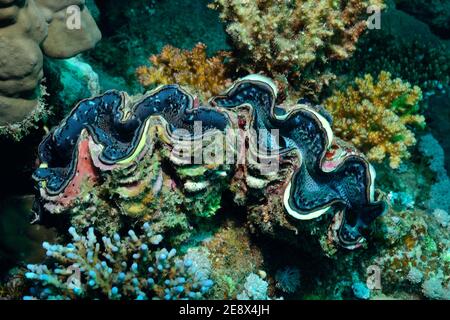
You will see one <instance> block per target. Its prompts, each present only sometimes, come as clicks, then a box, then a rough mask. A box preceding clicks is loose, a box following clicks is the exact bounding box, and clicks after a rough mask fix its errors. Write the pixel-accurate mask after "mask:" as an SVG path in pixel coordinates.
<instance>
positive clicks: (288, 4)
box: [210, 0, 384, 96]
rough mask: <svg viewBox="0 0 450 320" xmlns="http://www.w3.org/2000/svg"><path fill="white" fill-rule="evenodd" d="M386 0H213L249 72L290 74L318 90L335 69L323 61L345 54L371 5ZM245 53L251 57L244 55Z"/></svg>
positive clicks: (307, 90)
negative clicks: (325, 70)
mask: <svg viewBox="0 0 450 320" xmlns="http://www.w3.org/2000/svg"><path fill="white" fill-rule="evenodd" d="M371 6H376V7H377V8H379V9H380V10H381V9H382V8H383V7H384V4H383V1H382V0H364V1H360V0H357V1H356V0H349V1H328V0H320V1H317V0H302V1H267V0H255V1H246V0H215V1H213V3H212V4H211V5H210V7H211V8H214V9H217V10H220V12H221V18H222V19H223V20H224V21H225V22H226V23H227V24H228V25H227V32H228V33H229V34H230V35H231V38H232V39H233V41H234V43H235V45H236V46H237V47H238V49H240V50H241V51H242V52H243V53H244V55H241V54H239V56H237V57H236V59H237V60H238V63H239V64H240V65H241V66H242V67H243V68H245V69H250V70H251V72H259V71H262V72H265V73H266V74H267V75H269V76H271V77H273V78H275V79H277V78H280V76H286V77H287V80H288V82H289V84H290V85H292V86H293V87H294V89H295V90H299V91H300V94H302V95H306V94H308V95H313V96H314V95H315V94H317V93H318V92H319V91H321V88H322V86H323V85H324V84H327V83H328V82H329V81H330V80H331V79H332V78H333V75H332V74H330V73H327V72H324V70H323V69H322V66H324V65H326V64H327V62H328V61H329V60H333V59H346V58H348V57H349V56H350V55H351V53H352V52H353V51H354V50H355V49H356V48H355V44H356V42H357V41H358V38H359V37H360V35H361V34H362V33H363V32H364V30H366V27H367V22H366V19H367V17H368V14H367V9H368V8H369V7H371ZM246 58H247V59H246Z"/></svg>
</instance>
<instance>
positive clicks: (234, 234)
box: [203, 221, 263, 299]
mask: <svg viewBox="0 0 450 320" xmlns="http://www.w3.org/2000/svg"><path fill="white" fill-rule="evenodd" d="M203 245H204V247H205V248H207V250H208V251H209V253H210V254H209V257H210V260H211V264H212V272H211V279H212V280H213V281H214V283H215V284H216V285H215V286H214V287H213V288H212V292H211V297H212V298H214V299H235V298H236V296H237V294H239V293H240V292H242V291H243V290H244V287H243V285H244V283H245V279H246V277H247V276H248V275H249V274H250V273H258V272H259V271H260V270H261V268H262V266H263V257H262V253H261V251H260V249H259V248H258V247H257V246H256V245H254V244H253V243H252V241H251V239H250V237H249V234H248V230H247V228H245V227H242V226H238V225H236V223H232V222H230V221H227V222H225V223H224V225H223V226H222V227H221V228H220V229H219V230H217V232H215V234H214V235H212V236H211V237H210V238H207V239H206V240H205V241H204V244H203Z"/></svg>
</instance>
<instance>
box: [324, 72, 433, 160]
mask: <svg viewBox="0 0 450 320" xmlns="http://www.w3.org/2000/svg"><path fill="white" fill-rule="evenodd" d="M421 99H422V92H421V90H420V88H419V87H417V86H415V87H411V85H410V84H409V83H405V82H403V81H402V80H401V79H392V78H391V74H390V73H388V72H384V71H383V72H381V73H380V74H379V76H378V79H376V80H375V79H374V78H373V77H372V76H371V75H366V76H365V77H364V78H356V79H355V81H354V85H352V86H349V87H348V88H347V90H345V91H339V92H334V94H333V96H332V97H330V98H328V99H327V100H326V101H325V106H326V108H327V109H328V110H329V111H330V113H331V114H332V116H333V118H334V123H333V127H334V129H335V130H336V134H337V135H338V136H339V137H341V138H343V139H346V140H349V141H351V142H352V143H353V144H354V145H355V146H356V147H358V148H359V149H360V150H361V151H363V152H364V153H366V154H367V156H368V159H369V160H371V161H377V162H381V161H383V160H384V159H385V158H387V157H388V158H389V164H390V166H391V167H392V168H398V167H399V165H400V164H401V162H402V160H403V159H405V158H407V157H409V156H410V154H409V152H408V147H410V146H413V145H415V143H416V139H415V136H414V133H413V132H412V131H411V130H409V129H408V126H417V127H424V126H425V118H424V117H423V116H421V115H419V114H418V112H419V105H418V104H419V102H420V100H421Z"/></svg>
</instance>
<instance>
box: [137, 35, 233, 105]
mask: <svg viewBox="0 0 450 320" xmlns="http://www.w3.org/2000/svg"><path fill="white" fill-rule="evenodd" d="M227 56H228V53H226V52H219V53H218V55H216V56H214V57H212V58H208V57H207V55H206V45H204V44H202V43H198V44H197V45H196V46H195V47H194V48H193V49H192V51H188V50H180V49H178V48H175V47H172V46H170V45H168V46H165V47H164V48H163V50H162V52H161V53H160V54H159V55H153V56H151V57H150V59H149V60H150V62H151V66H150V67H147V66H142V67H139V68H138V69H137V75H138V78H139V81H140V82H141V84H142V85H143V86H145V87H150V86H153V85H167V84H174V83H177V84H180V85H183V86H185V87H188V88H190V89H191V90H193V91H194V92H196V93H197V94H199V96H200V98H202V99H204V100H207V99H209V98H210V97H212V96H214V95H217V94H219V93H222V91H223V90H224V89H225V88H226V87H227V86H228V85H229V84H230V83H231V80H230V79H228V78H227V76H226V68H225V65H224V59H225V58H226V57H227Z"/></svg>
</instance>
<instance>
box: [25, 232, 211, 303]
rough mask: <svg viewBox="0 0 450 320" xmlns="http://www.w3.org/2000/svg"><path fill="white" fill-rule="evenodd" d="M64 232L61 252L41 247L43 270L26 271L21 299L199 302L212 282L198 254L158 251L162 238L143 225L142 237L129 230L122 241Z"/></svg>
mask: <svg viewBox="0 0 450 320" xmlns="http://www.w3.org/2000/svg"><path fill="white" fill-rule="evenodd" d="M69 232H70V234H71V236H72V238H73V241H72V243H69V244H67V245H66V246H63V245H59V244H49V243H44V244H43V246H44V248H45V249H46V250H47V256H48V257H50V258H52V259H54V260H55V262H54V263H50V262H49V264H48V265H28V266H27V268H28V270H29V271H28V272H27V273H26V274H25V276H26V277H27V279H29V280H30V281H31V289H30V291H31V294H32V296H26V297H24V298H25V299H35V298H37V299H47V300H53V299H58V300H61V299H86V298H89V299H114V300H115V299H122V300H129V299H137V300H144V299H165V300H171V299H185V298H188V299H201V298H203V297H204V295H205V294H207V292H208V291H209V290H210V288H211V287H212V285H213V282H212V281H211V280H209V279H208V277H209V273H210V271H211V270H210V266H209V265H208V263H207V261H206V263H205V259H206V258H205V257H203V256H202V255H201V253H198V252H197V253H195V252H190V253H188V254H186V255H185V256H184V257H179V256H177V252H176V250H175V249H171V250H167V249H165V248H162V249H160V248H158V245H159V244H160V243H161V241H162V236H161V235H157V234H154V233H153V232H152V231H151V228H150V226H149V225H148V224H144V226H143V233H142V235H139V236H138V235H136V233H135V232H134V231H133V230H130V231H129V232H128V236H126V237H123V238H121V237H120V235H119V234H115V235H114V236H113V237H112V238H109V237H105V236H104V237H102V242H99V241H98V239H97V236H96V235H95V232H94V229H93V228H90V229H89V231H88V233H87V234H86V235H82V236H80V235H78V234H77V232H76V231H75V228H70V229H69Z"/></svg>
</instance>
